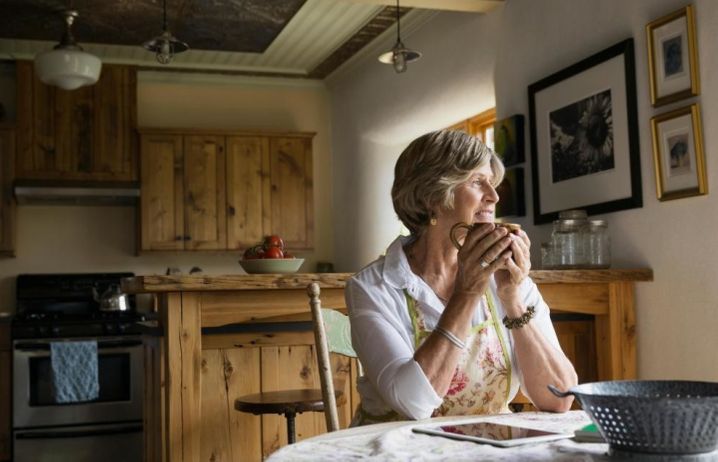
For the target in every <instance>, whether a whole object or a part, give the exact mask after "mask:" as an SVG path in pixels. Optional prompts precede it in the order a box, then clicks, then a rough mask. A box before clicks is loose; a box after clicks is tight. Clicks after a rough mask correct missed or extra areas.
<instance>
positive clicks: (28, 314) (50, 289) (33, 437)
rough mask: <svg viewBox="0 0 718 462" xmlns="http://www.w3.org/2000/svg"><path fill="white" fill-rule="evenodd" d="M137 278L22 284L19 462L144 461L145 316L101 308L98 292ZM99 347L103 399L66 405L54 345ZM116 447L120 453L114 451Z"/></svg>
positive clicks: (47, 279) (39, 279)
mask: <svg viewBox="0 0 718 462" xmlns="http://www.w3.org/2000/svg"><path fill="white" fill-rule="evenodd" d="M130 276H133V274H132V273H103V274H33V275H20V276H18V278H17V306H16V315H15V318H14V320H13V324H12V336H13V406H14V407H13V454H14V459H13V460H15V461H16V462H23V461H36V460H53V461H66V460H67V461H73V462H84V461H90V460H93V461H94V460H99V459H102V460H103V461H104V462H113V461H115V460H117V461H119V460H122V461H134V460H136V461H138V462H139V461H140V460H141V459H142V387H143V375H142V374H143V355H142V337H141V335H140V332H141V330H140V328H139V327H138V326H137V324H136V322H138V321H142V320H143V319H144V316H143V315H142V314H140V313H138V312H137V311H136V309H135V300H134V298H132V297H130V299H129V302H130V303H129V308H130V309H129V310H128V311H117V312H113V311H108V312H103V311H101V310H100V303H99V302H98V301H97V300H96V298H97V297H96V294H98V293H100V294H101V293H102V292H103V291H104V290H106V289H107V287H109V286H110V285H111V284H118V283H119V282H120V279H121V278H123V277H130ZM72 341H93V342H97V374H98V377H97V378H98V383H99V396H98V397H97V399H94V400H91V401H81V402H72V403H58V402H57V401H56V399H55V397H54V393H53V384H52V372H51V362H52V358H51V353H50V351H51V346H52V344H53V343H54V342H72ZM111 448H116V450H112V449H111Z"/></svg>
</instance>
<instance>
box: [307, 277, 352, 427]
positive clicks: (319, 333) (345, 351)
mask: <svg viewBox="0 0 718 462" xmlns="http://www.w3.org/2000/svg"><path fill="white" fill-rule="evenodd" d="M319 293H320V289H319V284H317V283H316V282H313V283H311V284H309V286H308V287H307V294H308V295H309V306H310V308H311V310H312V323H313V325H314V343H315V344H316V348H317V365H318V367H319V381H320V382H321V386H322V400H323V401H324V417H325V419H326V422H327V431H330V432H333V431H337V430H339V415H338V413H337V400H336V395H335V394H334V380H333V377H332V365H331V362H330V360H329V353H330V352H331V353H338V354H341V355H343V356H348V357H351V358H356V357H357V354H356V352H355V351H354V348H353V347H352V337H351V328H350V325H349V317H348V316H346V315H344V314H342V313H340V312H339V311H336V310H332V309H329V308H322V303H321V300H320V299H319Z"/></svg>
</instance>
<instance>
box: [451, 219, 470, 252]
mask: <svg viewBox="0 0 718 462" xmlns="http://www.w3.org/2000/svg"><path fill="white" fill-rule="evenodd" d="M462 228H466V231H467V232H469V231H471V229H472V226H471V225H469V224H467V223H464V222H463V221H460V222H458V223H456V224H455V225H454V226H452V227H451V231H449V237H450V238H451V243H452V244H454V247H456V249H457V250H461V244H459V240H458V239H456V231H458V230H460V229H462Z"/></svg>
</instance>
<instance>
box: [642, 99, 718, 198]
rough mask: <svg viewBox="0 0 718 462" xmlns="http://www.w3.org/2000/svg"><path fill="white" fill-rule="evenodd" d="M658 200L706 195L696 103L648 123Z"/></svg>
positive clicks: (699, 124) (701, 133)
mask: <svg viewBox="0 0 718 462" xmlns="http://www.w3.org/2000/svg"><path fill="white" fill-rule="evenodd" d="M651 133H652V134H653V160H654V165H655V169H656V194H657V196H658V200H660V201H667V200H672V199H680V198H683V197H691V196H699V195H704V194H708V180H707V179H706V167H705V164H706V159H705V154H704V153H703V132H702V129H701V115H700V110H699V107H698V103H696V104H692V105H690V106H686V107H683V108H680V109H676V110H674V111H670V112H666V113H664V114H659V115H657V116H655V117H653V118H652V119H651Z"/></svg>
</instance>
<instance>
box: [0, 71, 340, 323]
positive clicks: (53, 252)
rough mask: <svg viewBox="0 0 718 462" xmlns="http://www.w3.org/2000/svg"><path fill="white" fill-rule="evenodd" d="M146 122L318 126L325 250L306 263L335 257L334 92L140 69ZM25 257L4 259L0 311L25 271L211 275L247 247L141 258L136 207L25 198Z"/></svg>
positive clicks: (318, 206)
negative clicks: (34, 202)
mask: <svg viewBox="0 0 718 462" xmlns="http://www.w3.org/2000/svg"><path fill="white" fill-rule="evenodd" d="M138 80H139V81H138V125H139V126H140V127H184V128H228V129H232V128H237V129H265V130H285V131H308V132H317V135H316V136H315V137H314V142H313V146H314V201H315V214H314V220H315V222H314V230H315V249H314V251H312V252H296V255H297V256H298V257H303V258H306V261H305V262H304V265H303V266H302V268H301V271H314V269H315V267H316V266H315V265H316V262H317V261H332V258H333V241H332V237H333V232H332V229H331V226H332V223H331V207H332V204H331V201H332V199H331V198H332V193H331V156H330V146H329V139H330V120H329V99H328V94H327V92H326V90H325V88H324V85H323V84H321V83H317V82H304V81H301V80H289V81H287V80H276V79H275V80H267V79H256V78H239V77H227V76H213V75H199V74H189V75H177V74H171V73H140V76H139V79H138ZM17 224H18V228H17V234H18V236H17V252H16V253H17V258H6V259H0V312H7V311H9V312H12V311H14V299H15V288H14V284H15V276H16V275H17V274H20V273H43V272H48V273H55V272H99V271H134V272H135V273H136V274H157V273H160V274H164V272H165V269H166V268H167V267H170V266H171V267H178V268H179V269H180V270H181V271H182V272H184V273H187V272H189V270H190V268H191V267H193V266H198V267H200V268H202V270H204V272H205V274H236V273H240V272H242V271H241V268H240V267H239V264H238V263H237V260H238V255H237V254H236V253H235V254H229V255H228V254H222V253H221V252H220V253H201V252H197V253H172V252H163V253H153V254H146V255H142V256H135V248H136V242H135V236H136V230H137V223H136V210H135V208H134V207H86V206H78V207H69V206H19V207H18V214H17Z"/></svg>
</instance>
